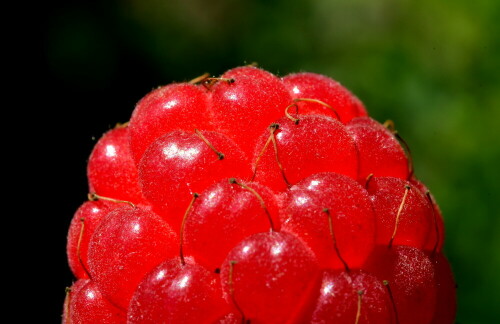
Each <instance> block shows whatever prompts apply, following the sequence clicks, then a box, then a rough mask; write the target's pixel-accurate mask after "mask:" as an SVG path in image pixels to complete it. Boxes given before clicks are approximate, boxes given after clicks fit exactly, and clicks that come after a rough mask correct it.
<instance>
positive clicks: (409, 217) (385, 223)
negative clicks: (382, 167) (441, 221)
mask: <svg viewBox="0 0 500 324" xmlns="http://www.w3.org/2000/svg"><path fill="white" fill-rule="evenodd" d="M367 185H368V186H367V190H368V192H369V194H370V196H371V198H372V201H373V206H374V208H375V214H376V221H377V224H376V226H377V236H376V242H377V244H380V245H385V246H388V245H389V242H390V241H391V237H392V236H393V234H394V228H395V225H396V220H397V214H398V209H399V208H400V205H401V202H402V201H403V197H404V194H405V191H406V189H405V186H409V187H410V189H409V190H408V194H407V196H406V199H405V201H404V205H403V208H402V211H401V214H400V216H399V222H398V226H397V231H396V234H395V236H394V240H393V244H394V245H409V246H414V247H417V248H424V247H425V246H426V244H427V242H428V240H429V236H430V233H433V231H434V219H433V214H432V208H431V206H430V204H429V201H428V200H427V198H426V197H425V196H424V195H423V194H422V193H421V192H420V190H418V188H416V187H415V186H414V185H412V184H411V183H410V182H409V181H405V180H402V179H399V178H394V177H373V178H371V179H370V180H369V181H368V184H367Z"/></svg>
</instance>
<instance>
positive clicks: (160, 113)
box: [129, 83, 211, 164]
mask: <svg viewBox="0 0 500 324" xmlns="http://www.w3.org/2000/svg"><path fill="white" fill-rule="evenodd" d="M208 107H209V97H208V96H207V94H206V92H205V91H204V90H203V89H202V88H200V87H198V86H195V85H192V84H189V83H173V84H169V85H166V86H163V87H159V88H157V89H155V90H153V91H151V92H150V93H148V94H147V95H146V96H144V97H143V98H142V99H141V100H140V101H139V102H138V103H137V105H136V107H135V109H134V111H133V112H132V116H131V118H130V124H129V130H130V131H129V132H130V149H131V151H132V155H133V157H134V160H135V162H136V163H137V164H139V162H140V160H141V157H142V154H144V152H145V151H146V149H147V148H148V147H149V145H151V143H153V142H154V141H155V140H156V139H157V138H159V137H161V136H163V135H165V134H166V133H170V132H171V131H174V130H185V131H193V130H194V129H195V128H197V129H203V130H210V128H211V126H210V118H208V115H207V114H208Z"/></svg>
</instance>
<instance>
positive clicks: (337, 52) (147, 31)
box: [41, 0, 500, 324]
mask: <svg viewBox="0 0 500 324" xmlns="http://www.w3.org/2000/svg"><path fill="white" fill-rule="evenodd" d="M42 34H43V35H42V38H41V40H42V46H43V54H44V64H45V69H46V70H45V72H46V75H47V79H46V82H47V84H46V86H47V89H49V88H50V89H49V92H51V93H52V95H51V97H50V100H51V104H52V105H53V107H54V109H53V110H52V111H49V112H47V113H48V114H61V113H63V114H64V115H63V117H64V118H65V120H66V122H65V125H63V126H60V128H59V129H57V130H54V132H67V133H66V134H69V135H67V136H70V137H71V139H72V140H73V141H74V142H75V143H76V144H75V147H69V148H67V149H68V150H67V151H66V152H65V154H61V155H64V160H63V161H62V163H65V164H66V165H67V166H68V167H69V168H70V169H71V168H72V169H71V170H72V171H73V174H71V177H64V179H61V180H60V182H61V183H60V185H62V186H65V188H73V189H72V191H71V190H70V189H68V190H70V191H68V195H69V194H71V195H74V197H75V198H68V199H67V200H66V201H65V203H64V204H63V205H62V206H61V207H60V210H59V211H58V212H60V215H58V216H57V217H56V218H57V221H58V222H59V225H57V226H58V227H57V228H58V229H60V232H58V234H57V235H59V236H58V237H59V243H58V244H60V245H59V246H58V247H57V249H59V250H58V251H57V253H58V254H57V258H58V260H59V261H60V262H61V264H63V265H62V267H64V263H65V259H64V258H65V255H64V249H61V246H64V244H65V243H63V242H64V239H65V235H66V229H67V226H68V224H69V219H70V218H71V216H72V213H73V212H74V210H76V207H77V206H78V205H79V203H80V202H81V200H82V199H84V197H85V193H86V190H87V188H86V186H85V179H84V178H85V160H86V158H87V157H88V154H89V153H90V149H91V147H92V145H93V142H92V140H91V138H92V137H98V136H100V135H101V134H102V133H103V132H104V131H106V130H107V129H108V128H109V127H110V126H112V125H114V124H115V123H116V122H123V121H126V120H127V119H128V117H129V115H130V113H131V111H132V109H133V107H134V105H135V103H136V102H137V101H138V100H139V99H140V98H141V97H142V96H143V95H144V94H146V92H148V91H149V90H151V89H152V88H153V87H155V86H158V85H161V84H166V83H170V82H172V81H185V80H189V79H191V78H194V77H196V76H198V75H200V74H203V73H204V72H209V73H211V74H213V75H219V74H222V73H223V72H224V71H225V70H227V69H229V68H232V67H235V66H238V65H242V64H245V63H251V62H257V63H258V64H259V66H260V67H262V68H264V69H266V70H268V71H270V72H273V73H275V74H277V75H280V76H281V75H285V74H287V73H290V72H298V71H312V72H317V73H321V74H325V75H328V76H330V77H332V78H334V79H336V80H338V81H340V82H341V83H342V84H344V85H345V86H346V87H348V88H349V89H350V90H351V91H353V92H354V93H355V94H356V95H357V96H358V97H359V98H360V99H361V100H362V101H363V102H364V103H365V105H366V106H367V108H368V110H369V112H370V114H371V115H372V116H373V117H374V118H375V119H377V120H379V121H384V120H386V119H392V120H393V121H394V122H395V123H396V126H397V129H398V130H399V133H400V134H401V135H402V136H403V137H404V138H405V139H406V141H407V142H408V144H409V145H410V147H411V150H412V153H413V158H414V164H415V170H416V175H417V176H418V177H419V178H420V179H421V180H422V181H423V182H424V183H425V184H427V186H428V187H429V188H430V190H431V192H432V193H433V194H434V196H435V197H436V199H437V201H438V203H439V205H440V207H441V209H442V211H443V215H444V218H445V224H446V233H447V236H446V244H445V252H446V254H447V256H448V258H449V260H450V261H451V263H452V266H453V269H454V272H455V275H456V280H457V282H458V285H459V288H458V298H459V309H458V318H457V323H466V324H473V323H495V322H496V321H497V320H498V319H499V318H500V307H499V305H500V299H499V292H500V278H499V276H500V218H499V216H500V213H499V211H498V207H497V199H498V198H499V193H500V177H499V174H500V172H499V169H498V166H499V162H498V161H499V160H500V126H499V121H500V77H499V75H500V1H491V0H475V1H465V0H447V1H436V0H419V1H410V0H379V1H370V0H337V1H330V0H316V1H305V0H296V1H285V0H281V1H264V0H260V1H222V0H210V1H206V0H205V1H203V0H172V1H162V0H148V1H145V0H122V1H99V2H95V3H94V2H88V1H80V2H79V1H68V2H61V3H55V2H54V3H53V4H52V5H51V7H50V12H49V14H48V15H47V16H46V20H45V24H44V25H43V30H42ZM49 118H50V115H49ZM73 175H74V176H73ZM75 186H77V188H76V189H75ZM63 270H64V271H69V270H67V269H66V268H65V269H63ZM62 278H63V279H60V281H59V282H58V283H57V285H56V286H57V287H55V288H56V289H58V290H59V291H60V296H59V297H60V298H61V299H62V298H64V286H63V285H69V284H70V280H71V279H69V278H71V277H70V276H69V275H66V277H64V276H63V277H62ZM63 280H65V283H62V282H61V281H63ZM58 302H59V300H58ZM59 310H60V308H58V309H57V312H59Z"/></svg>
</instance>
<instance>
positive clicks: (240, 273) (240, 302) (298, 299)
mask: <svg viewBox="0 0 500 324" xmlns="http://www.w3.org/2000/svg"><path fill="white" fill-rule="evenodd" d="M232 262H236V263H233V265H232V266H231V264H232ZM231 268H232V271H231ZM220 275H221V283H222V287H223V290H224V293H225V296H226V300H227V301H228V302H230V303H233V305H235V307H236V308H238V307H239V308H240V309H241V310H242V312H243V314H244V316H245V319H247V320H250V321H251V322H252V323H254V322H257V323H260V322H262V323H270V322H272V323H292V322H296V321H298V319H299V318H301V316H302V315H303V314H301V313H303V312H307V311H309V310H310V309H311V308H312V307H313V305H312V303H313V301H314V300H315V296H316V295H317V292H318V285H319V282H320V273H319V266H318V263H317V260H316V258H315V256H314V254H313V253H312V251H311V250H310V249H309V248H308V247H307V246H306V245H304V243H302V242H301V241H300V239H298V238H297V237H296V236H294V235H292V234H290V233H286V232H272V233H269V232H267V233H257V234H253V235H251V236H249V237H248V238H246V239H244V240H243V241H241V242H240V243H239V244H238V245H236V246H235V247H234V248H233V249H232V250H231V251H230V252H229V254H228V256H227V258H226V260H225V261H224V263H223V264H222V268H221V274H220ZM230 279H232V280H230ZM231 287H232V288H233V289H234V293H233V294H231Z"/></svg>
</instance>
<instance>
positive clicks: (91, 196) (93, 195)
mask: <svg viewBox="0 0 500 324" xmlns="http://www.w3.org/2000/svg"><path fill="white" fill-rule="evenodd" d="M87 198H88V200H89V201H96V200H106V201H111V202H114V203H117V204H128V205H130V206H131V207H132V208H135V207H136V206H135V204H134V203H132V202H130V201H126V200H120V199H115V198H110V197H104V196H100V195H98V194H96V193H95V192H91V193H88V194H87Z"/></svg>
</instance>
